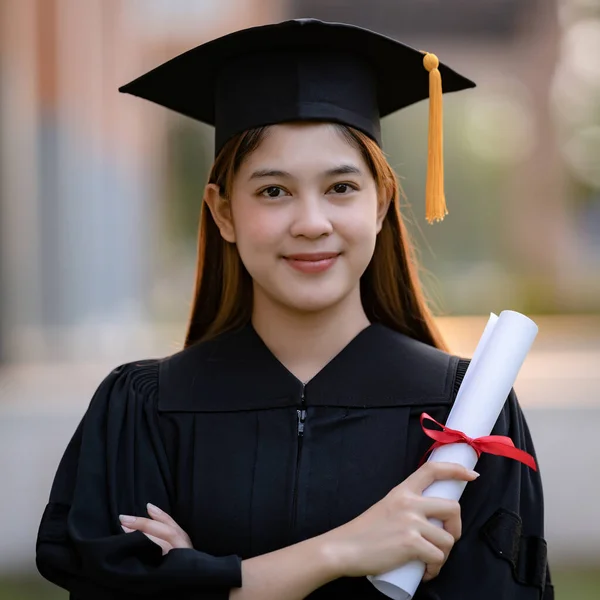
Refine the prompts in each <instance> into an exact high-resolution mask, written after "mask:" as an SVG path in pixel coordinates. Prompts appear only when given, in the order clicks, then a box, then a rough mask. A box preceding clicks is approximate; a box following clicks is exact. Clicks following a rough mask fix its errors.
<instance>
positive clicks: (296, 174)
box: [209, 123, 387, 312]
mask: <svg viewBox="0 0 600 600" xmlns="http://www.w3.org/2000/svg"><path fill="white" fill-rule="evenodd" d="M213 194H214V190H213ZM209 196H210V194H209ZM215 201H216V202H217V203H219V207H216V206H213V205H214V204H215ZM209 204H211V209H212V212H213V215H214V214H215V208H216V209H217V213H219V216H217V217H216V220H217V223H218V225H219V227H220V230H221V234H222V235H223V237H224V238H225V239H227V240H228V241H230V242H235V244H236V245H237V248H238V251H239V253H240V256H241V259H242V262H243V263H244V265H245V267H246V269H247V270H248V272H249V273H250V275H251V276H252V278H253V280H254V294H255V302H260V301H262V300H265V301H267V302H269V303H273V302H275V303H277V304H279V305H283V306H285V307H287V308H291V309H294V310H296V311H301V312H313V311H320V310H324V309H327V308H330V307H332V306H333V305H335V304H337V303H340V302H342V301H343V300H344V299H346V298H348V297H349V296H350V295H352V294H353V293H354V294H357V295H358V297H360V296H359V294H360V292H359V281H360V277H361V276H362V274H363V273H364V271H365V269H366V268H367V266H368V264H369V262H370V260H371V257H372V256H373V251H374V248H375V240H376V236H377V233H378V232H379V231H380V229H381V223H382V220H383V216H384V214H385V209H384V208H383V207H379V206H378V201H377V189H376V185H375V180H374V179H373V177H372V175H371V173H370V171H369V168H368V166H367V164H366V163H365V161H364V160H363V158H362V156H361V153H360V151H359V150H357V149H356V148H354V147H353V146H351V145H350V144H349V143H348V141H347V140H346V139H345V138H344V136H343V134H342V133H341V132H339V131H338V130H336V128H335V127H333V126H331V125H328V124H307V123H301V124H284V125H276V126H273V127H270V128H269V129H268V131H267V133H266V135H265V137H264V139H263V140H262V142H261V143H260V145H259V147H258V148H257V149H256V150H255V151H254V152H252V153H251V154H250V155H249V156H248V158H247V159H246V160H245V161H244V162H243V164H242V165H241V167H240V169H239V172H238V173H237V174H236V177H235V180H234V183H233V189H232V193H231V195H230V206H227V205H226V201H224V200H223V199H219V200H215V199H213V201H212V202H209ZM385 208H387V207H385ZM229 210H230V212H229Z"/></svg>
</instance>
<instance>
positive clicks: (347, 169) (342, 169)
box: [250, 165, 362, 179]
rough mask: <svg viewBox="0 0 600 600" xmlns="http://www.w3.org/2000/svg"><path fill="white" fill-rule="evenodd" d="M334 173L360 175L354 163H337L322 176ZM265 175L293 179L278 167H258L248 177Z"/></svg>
mask: <svg viewBox="0 0 600 600" xmlns="http://www.w3.org/2000/svg"><path fill="white" fill-rule="evenodd" d="M335 175H362V171H361V170H360V169H359V168H358V167H356V166H354V165H339V166H337V167H333V168H332V169H327V171H324V172H323V176H325V177H332V176H335ZM266 177H281V178H283V179H294V176H293V175H292V174H291V173H288V172H287V171H280V170H279V169H258V171H254V173H252V175H250V179H263V178H266Z"/></svg>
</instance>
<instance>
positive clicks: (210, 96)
mask: <svg viewBox="0 0 600 600" xmlns="http://www.w3.org/2000/svg"><path fill="white" fill-rule="evenodd" d="M440 73H441V74H442V82H443V90H444V92H454V91H459V90H463V89H466V88H471V87H474V86H475V84H474V83H473V82H472V81H470V80H469V79H467V78H465V77H463V76H462V75H459V74H458V73H456V72H455V71H453V70H452V69H450V68H449V67H447V66H446V65H443V64H440ZM119 90H120V91H121V92H125V93H128V94H132V95H134V96H138V97H140V98H145V99H147V100H150V101H152V102H155V103H157V104H160V105H162V106H165V107H167V108H170V109H172V110H174V111H177V112H179V113H181V114H183V115H186V116H188V117H191V118H193V119H196V120H198V121H201V122H203V123H207V124H209V125H214V126H216V142H215V152H216V153H218V151H219V150H220V149H221V148H222V147H223V145H224V144H225V142H226V141H227V140H228V139H229V138H230V137H231V136H233V135H234V134H236V133H239V132H241V131H244V130H247V129H250V128H253V127H259V126H263V125H270V124H275V123H283V122H289V121H313V120H320V121H330V122H336V123H343V124H347V125H350V126H353V127H355V128H357V129H359V130H361V131H363V132H364V133H366V134H367V135H369V136H370V137H372V138H373V139H374V140H375V141H377V142H378V143H381V135H380V123H379V119H380V118H381V117H384V116H386V115H388V114H390V113H392V112H395V111H397V110H400V109H402V108H404V107H406V106H409V105H411V104H414V103H415V102H418V101H420V100H423V99H425V98H427V97H428V96H429V75H428V73H427V71H426V69H425V67H424V66H423V53H422V52H420V51H418V50H416V49H414V48H411V47H409V46H406V45H405V44H402V43H400V42H397V41H396V40H393V39H391V38H388V37H386V36H383V35H380V34H377V33H374V32H372V31H369V30H367V29H363V28H360V27H356V26H354V25H347V24H342V23H326V22H323V21H319V20H317V19H295V20H290V21H284V22H282V23H275V24H270V25H263V26H260V27H252V28H249V29H243V30H241V31H236V32H234V33H230V34H228V35H226V36H223V37H220V38H218V39H215V40H211V41H210V42H207V43H205V44H202V45H200V46H197V47H195V48H193V49H191V50H188V51H187V52H184V53H183V54H180V55H179V56H177V57H175V58H173V59H171V60H170V61H168V62H166V63H164V64H162V65H160V66H158V67H156V68H155V69H153V70H152V71H150V72H148V73H146V74H144V75H142V76H141V77H138V78H137V79H135V80H134V81H132V82H130V83H128V84H126V85H124V86H122V87H121V88H119Z"/></svg>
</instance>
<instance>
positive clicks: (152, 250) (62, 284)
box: [0, 0, 281, 361]
mask: <svg viewBox="0 0 600 600" xmlns="http://www.w3.org/2000/svg"><path fill="white" fill-rule="evenodd" d="M0 7H1V12H0V26H1V33H0V56H1V63H0V74H1V82H2V85H1V88H0V94H1V96H0V100H1V102H0V106H1V109H0V111H1V112H0V127H1V129H0V150H1V152H0V173H1V179H0V181H1V187H0V216H1V230H0V258H1V261H0V264H1V267H2V268H1V276H2V277H1V280H0V281H1V289H2V294H1V305H0V324H1V332H2V334H1V336H2V337H1V341H2V349H3V355H4V357H5V358H7V359H11V360H16V361H23V360H24V361H31V360H36V359H41V360H47V359H53V360H60V359H62V358H72V357H74V356H78V355H80V354H81V352H83V353H84V354H85V353H87V354H88V355H91V356H93V355H94V353H95V352H96V351H97V348H94V344H89V343H87V341H86V340H89V339H95V340H100V342H101V340H102V339H103V336H104V337H107V336H108V337H111V339H114V338H113V337H112V336H111V335H110V334H109V332H110V331H114V332H115V335H117V336H119V337H120V338H121V339H122V340H123V339H127V338H128V336H129V335H130V334H132V333H133V332H135V331H136V330H137V329H138V328H140V327H141V328H143V327H145V326H147V324H148V321H149V320H150V318H151V317H150V308H151V307H150V302H149V300H148V298H149V297H150V295H151V294H150V292H151V288H152V285H153V283H152V276H153V265H154V264H156V263H157V262H158V261H159V258H158V254H159V252H158V251H159V250H160V248H159V244H158V243H157V241H158V240H160V235H161V232H160V228H161V223H160V222H157V220H158V219H159V218H160V216H161V214H162V210H161V208H162V207H161V206H160V205H161V203H162V187H161V175H160V173H161V170H162V166H161V161H163V159H164V157H163V156H162V155H161V148H162V147H163V141H162V140H163V139H164V138H165V137H166V133H165V123H166V119H167V118H168V117H167V116H166V115H163V113H162V111H157V110H153V109H152V108H151V107H149V106H147V105H146V103H143V102H139V101H136V100H133V99H132V98H130V97H124V96H120V95H119V94H118V92H117V88H118V86H119V85H122V84H123V83H125V82H127V81H129V80H130V79H133V78H134V77H136V76H137V75H139V74H140V73H142V72H143V71H144V70H146V69H149V68H151V67H152V66H154V65H155V64H157V63H158V62H161V61H163V60H166V59H167V58H170V57H171V56H173V55H174V54H176V53H178V52H180V51H182V50H184V49H186V48H188V47H190V46H192V45H195V44H198V43H202V42H203V41H207V40H209V39H211V38H213V37H216V36H218V35H221V34H223V33H226V32H229V31H232V30H235V29H238V28H243V27H246V26H249V25H252V24H259V23H263V22H266V21H270V20H277V19H279V18H280V17H281V14H280V9H279V8H278V3H277V2H275V1H274V0H271V1H265V0H252V1H249V2H244V3H243V5H240V3H239V2H232V1H211V0H203V1H202V2H189V1H187V2H186V1H178V2H177V1H162V0H142V1H140V0H86V2H80V1H79V0H3V2H2V3H1V4H0ZM194 85H201V82H197V83H194ZM82 342H83V343H82Z"/></svg>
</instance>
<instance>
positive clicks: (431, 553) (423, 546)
mask: <svg viewBox="0 0 600 600" xmlns="http://www.w3.org/2000/svg"><path fill="white" fill-rule="evenodd" d="M415 550H416V553H415V554H416V558H417V559H418V560H420V561H421V562H424V563H425V564H426V565H440V568H441V565H443V564H444V561H445V560H446V556H445V554H444V552H443V550H440V549H439V548H438V547H437V546H435V545H434V544H432V543H431V542H430V541H428V540H426V539H425V538H424V537H422V536H419V540H418V541H417V542H416V545H415Z"/></svg>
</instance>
